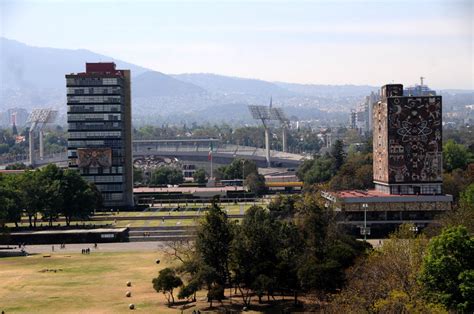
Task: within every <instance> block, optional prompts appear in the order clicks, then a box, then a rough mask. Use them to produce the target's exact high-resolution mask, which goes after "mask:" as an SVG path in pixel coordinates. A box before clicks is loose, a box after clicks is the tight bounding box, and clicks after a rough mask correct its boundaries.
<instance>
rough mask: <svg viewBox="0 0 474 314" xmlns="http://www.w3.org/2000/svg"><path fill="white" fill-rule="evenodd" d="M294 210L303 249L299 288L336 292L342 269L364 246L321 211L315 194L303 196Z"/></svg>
mask: <svg viewBox="0 0 474 314" xmlns="http://www.w3.org/2000/svg"><path fill="white" fill-rule="evenodd" d="M296 207H297V214H296V224H297V226H298V228H299V230H300V233H301V238H302V239H304V246H305V250H304V252H303V254H302V256H301V258H300V262H299V266H298V277H299V280H300V283H301V285H302V288H303V289H305V290H318V291H334V290H335V289H339V288H340V287H341V286H342V284H343V283H344V280H345V273H344V272H345V269H346V268H348V267H349V266H351V265H352V264H353V262H354V260H355V259H356V258H357V257H358V256H360V255H361V254H362V253H363V252H364V251H365V249H366V246H365V244H364V243H362V242H359V241H356V240H355V238H353V237H350V236H348V235H346V234H345V232H344V230H342V229H341V227H340V226H339V225H338V224H337V223H336V221H335V216H334V213H332V212H330V211H327V210H324V209H323V207H322V206H321V202H320V200H319V199H318V198H317V197H316V196H315V195H313V194H308V195H305V197H303V198H301V199H300V200H299V201H298V203H297V204H296Z"/></svg>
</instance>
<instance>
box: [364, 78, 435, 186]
mask: <svg viewBox="0 0 474 314" xmlns="http://www.w3.org/2000/svg"><path fill="white" fill-rule="evenodd" d="M441 109H442V108H441V96H416V97H414V96H404V95H403V85H401V84H391V85H385V86H383V87H382V95H381V101H380V102H378V103H377V104H376V105H375V106H374V109H373V123H374V134H373V147H374V157H373V158H374V183H375V188H376V190H379V191H382V192H385V193H389V194H431V195H432V194H441V193H442V191H441V185H442V141H441V136H442V125H441Z"/></svg>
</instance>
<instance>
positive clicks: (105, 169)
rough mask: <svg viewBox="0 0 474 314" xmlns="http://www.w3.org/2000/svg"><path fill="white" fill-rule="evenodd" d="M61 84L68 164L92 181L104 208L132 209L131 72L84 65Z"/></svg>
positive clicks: (93, 64) (105, 65) (102, 65)
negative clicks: (64, 87) (64, 94)
mask: <svg viewBox="0 0 474 314" xmlns="http://www.w3.org/2000/svg"><path fill="white" fill-rule="evenodd" d="M66 84H67V105H68V114H67V120H68V132H69V138H68V159H69V167H70V168H76V169H78V170H79V171H80V173H81V176H83V177H84V178H85V179H86V180H88V181H90V182H93V183H95V185H96V186H97V188H98V189H99V190H100V192H101V194H102V198H103V204H104V207H107V208H127V207H132V206H133V178H132V173H133V171H132V136H131V123H132V119H131V97H130V70H117V69H116V68H115V63H86V72H83V73H77V74H68V75H66Z"/></svg>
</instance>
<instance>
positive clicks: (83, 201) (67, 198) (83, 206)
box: [61, 170, 101, 226]
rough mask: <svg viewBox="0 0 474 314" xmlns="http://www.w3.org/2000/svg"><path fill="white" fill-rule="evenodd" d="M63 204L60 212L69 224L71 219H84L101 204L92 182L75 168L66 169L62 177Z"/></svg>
mask: <svg viewBox="0 0 474 314" xmlns="http://www.w3.org/2000/svg"><path fill="white" fill-rule="evenodd" d="M62 180H63V181H62V188H61V192H62V196H63V204H62V210H61V213H62V214H63V215H64V217H65V218H66V225H67V226H69V225H70V223H71V219H73V218H79V219H85V218H88V217H89V216H90V214H91V213H92V212H93V211H94V209H97V208H99V207H100V206H101V202H100V200H101V199H100V196H99V195H100V193H99V192H98V191H97V190H96V187H95V186H94V185H93V184H92V183H88V182H87V181H85V180H84V179H83V178H82V177H81V176H80V174H79V173H78V172H77V171H75V170H66V171H64V173H63V179H62Z"/></svg>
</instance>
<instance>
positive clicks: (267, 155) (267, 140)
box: [265, 127, 271, 168]
mask: <svg viewBox="0 0 474 314" xmlns="http://www.w3.org/2000/svg"><path fill="white" fill-rule="evenodd" d="M265 150H266V151H265V158H266V160H267V167H268V168H270V166H271V163H270V130H269V129H268V127H265Z"/></svg>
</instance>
